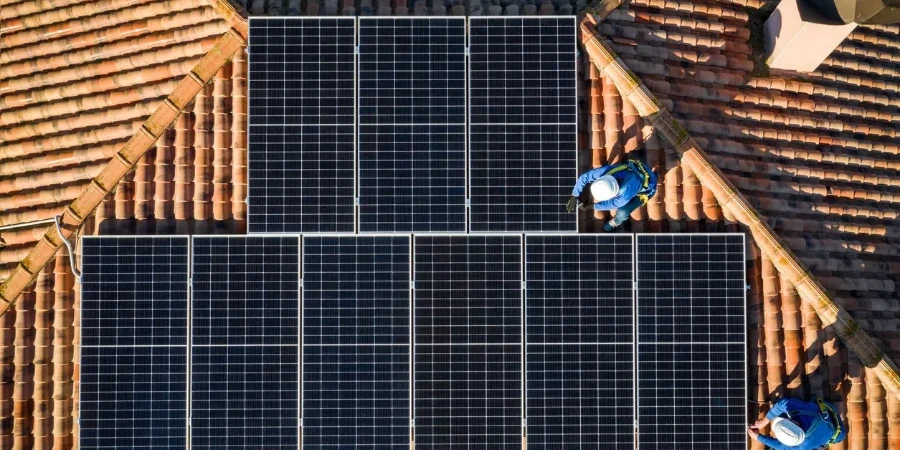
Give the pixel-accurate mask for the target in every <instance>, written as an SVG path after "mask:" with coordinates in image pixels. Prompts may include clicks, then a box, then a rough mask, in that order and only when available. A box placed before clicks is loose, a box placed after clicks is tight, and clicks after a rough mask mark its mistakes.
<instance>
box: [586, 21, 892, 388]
mask: <svg viewBox="0 0 900 450" xmlns="http://www.w3.org/2000/svg"><path fill="white" fill-rule="evenodd" d="M581 42H582V45H583V46H584V49H585V51H586V52H587V54H588V57H589V58H590V60H591V62H592V63H593V64H594V65H595V66H596V67H597V68H598V69H600V71H602V72H603V73H604V74H605V75H606V76H607V77H609V79H611V80H612V81H613V82H614V83H615V85H616V88H617V89H618V90H619V92H620V94H621V95H622V97H623V101H624V100H626V99H627V101H629V102H631V103H632V104H633V105H634V107H635V109H637V111H638V114H640V116H641V117H642V118H646V119H648V120H649V122H650V124H651V125H653V128H654V129H655V130H657V132H658V133H659V135H660V136H661V137H662V138H663V139H664V140H665V141H666V142H668V143H669V144H670V145H671V146H672V147H674V149H675V151H676V152H677V153H678V156H679V157H680V158H681V161H682V163H683V164H686V165H687V166H689V167H690V168H691V169H692V171H693V172H694V174H695V175H696V176H697V178H698V180H699V181H700V184H701V185H703V186H705V187H706V188H707V189H709V190H710V191H712V193H713V194H714V195H715V197H716V200H718V202H719V205H721V207H722V209H723V210H724V209H727V210H729V211H731V213H732V214H733V215H734V217H735V219H736V220H737V221H738V222H739V223H741V224H743V225H745V226H746V227H747V228H748V229H749V231H750V234H751V236H752V237H753V240H754V241H755V242H756V245H757V246H758V247H759V248H760V250H761V251H762V252H763V253H764V254H765V255H766V256H767V257H768V258H769V259H770V260H771V261H772V263H773V264H774V265H775V267H776V268H777V269H778V272H779V274H780V275H781V276H782V277H784V278H786V279H787V280H788V281H790V282H791V283H792V284H793V285H794V286H795V288H796V290H797V293H798V294H799V295H800V297H801V298H802V299H803V300H804V301H805V302H807V303H809V304H810V305H812V306H813V308H814V309H815V310H816V314H817V315H818V316H819V318H820V319H821V321H822V326H823V327H828V326H833V327H834V330H835V331H836V333H837V335H838V336H839V337H840V338H841V340H842V341H844V343H845V344H846V345H847V346H848V347H850V348H851V349H852V350H853V352H854V353H856V355H857V356H858V357H859V359H860V361H861V362H862V363H863V365H865V366H866V367H868V368H870V369H872V370H873V371H874V372H875V374H876V375H877V376H878V378H879V379H880V380H881V382H882V384H883V385H884V387H885V388H886V389H887V390H888V391H889V392H890V393H891V394H893V395H894V396H895V397H897V398H898V399H900V373H898V368H897V365H896V364H895V363H894V361H893V360H891V358H890V357H888V356H887V355H886V354H885V353H884V350H882V349H881V348H880V347H879V346H878V345H877V344H876V343H875V342H874V341H873V340H872V338H871V337H870V336H869V334H868V333H866V332H865V331H863V330H862V328H861V327H860V326H859V323H858V322H857V321H856V320H855V319H853V317H851V316H850V314H849V313H848V312H847V310H845V309H844V308H843V306H841V305H839V304H837V303H836V302H835V301H834V300H832V296H831V295H829V294H828V292H827V291H826V290H825V288H824V287H823V286H822V285H821V284H819V282H818V281H816V279H815V278H814V277H813V276H812V274H811V273H810V271H809V269H807V268H806V266H805V265H803V263H802V262H800V261H799V260H798V259H797V257H796V256H795V255H794V253H793V252H792V251H791V250H790V248H788V247H787V245H786V244H784V241H783V240H782V239H781V237H779V236H778V235H777V234H776V233H775V231H774V230H773V229H772V227H771V226H769V224H768V223H767V222H766V221H765V220H763V218H762V216H761V214H760V213H759V212H758V211H757V210H756V209H755V208H754V207H753V206H752V205H751V204H750V203H749V202H748V201H747V199H746V198H744V196H743V195H742V194H741V192H740V191H739V190H738V189H737V188H736V187H735V186H734V184H732V183H731V181H729V180H728V179H727V178H725V176H724V175H723V174H722V172H721V171H720V170H719V168H718V167H717V166H716V165H715V164H714V163H713V162H712V161H711V160H710V158H709V155H707V154H706V152H705V151H704V150H703V149H702V148H701V147H700V144H698V143H697V141H695V140H694V138H693V137H691V135H690V133H688V131H687V130H686V129H684V127H682V126H681V124H680V123H679V122H678V121H677V120H676V119H675V118H674V117H672V115H671V113H670V112H669V111H668V110H667V109H665V107H664V106H662V104H661V103H660V101H659V99H657V98H656V96H654V95H653V93H652V92H650V90H649V89H648V88H647V87H646V86H645V85H644V83H643V82H642V81H641V80H640V79H639V78H638V77H637V75H635V74H634V73H633V72H632V71H631V70H630V69H629V68H628V66H626V65H625V63H624V62H623V61H622V60H621V59H620V58H619V57H618V55H616V53H615V51H614V50H613V49H612V47H611V46H610V45H609V44H608V43H607V42H606V41H605V40H604V39H603V38H602V37H601V36H600V35H599V34H598V32H597V29H596V21H595V20H592V19H591V16H590V15H587V16H585V19H584V20H583V21H582V23H581Z"/></svg>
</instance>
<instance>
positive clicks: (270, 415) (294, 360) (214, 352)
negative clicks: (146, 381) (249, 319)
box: [191, 345, 300, 450]
mask: <svg viewBox="0 0 900 450" xmlns="http://www.w3.org/2000/svg"><path fill="white" fill-rule="evenodd" d="M191 352H192V354H191V448H193V449H259V448H265V449H292V450H296V448H297V445H298V443H299V438H298V434H299V433H298V429H299V425H300V416H299V410H298V407H297V406H298V398H297V397H298V395H299V392H300V383H299V380H298V377H299V361H298V359H299V358H298V353H299V346H297V345H294V346H289V345H232V346H221V345H217V346H197V345H195V346H193V347H192V348H191Z"/></svg>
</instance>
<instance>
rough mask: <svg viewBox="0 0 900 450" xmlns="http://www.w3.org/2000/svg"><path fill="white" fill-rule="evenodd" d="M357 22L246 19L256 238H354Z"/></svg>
mask: <svg viewBox="0 0 900 450" xmlns="http://www.w3.org/2000/svg"><path fill="white" fill-rule="evenodd" d="M355 35H356V21H355V19H354V18H352V17H346V18H275V17H254V18H251V19H250V42H249V46H248V53H249V63H248V64H249V68H250V77H249V80H248V84H249V102H250V104H249V117H250V123H249V133H248V139H249V142H248V158H249V165H248V171H249V177H248V178H249V180H250V182H249V192H248V199H247V200H248V201H247V203H248V214H249V219H248V228H249V231H250V232H251V233H266V232H268V233H273V232H274V233H277V232H289V233H299V232H334V231H343V232H353V231H354V220H355V208H354V205H353V203H354V201H353V198H354V197H355V193H354V186H355V180H354V167H355V162H354V142H355V133H356V131H355V129H354V123H355V117H354V116H355V110H354V107H355V98H354V97H355V95H354V94H355V90H354V84H355V81H354V79H355V73H356V69H355V57H354V51H355V39H356V36H355Z"/></svg>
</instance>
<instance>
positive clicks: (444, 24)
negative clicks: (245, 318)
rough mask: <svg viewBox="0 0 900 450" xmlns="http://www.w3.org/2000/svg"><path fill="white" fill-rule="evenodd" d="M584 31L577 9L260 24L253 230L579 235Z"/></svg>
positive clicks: (255, 63)
mask: <svg viewBox="0 0 900 450" xmlns="http://www.w3.org/2000/svg"><path fill="white" fill-rule="evenodd" d="M357 24H358V36H357V29H356V27H357ZM467 25H468V32H469V36H468V37H469V41H468V42H467V36H466V32H467ZM575 33H576V31H575V17H574V16H572V17H531V18H511V17H504V18H476V17H472V18H469V19H468V22H467V19H466V18H463V17H445V18H438V17H417V18H395V17H361V18H358V19H356V18H353V17H347V18H325V19H321V18H319V19H317V18H268V17H254V18H251V20H250V43H249V67H250V75H249V80H248V82H249V98H250V100H249V101H250V108H249V116H250V131H249V135H248V139H249V165H248V167H249V185H250V189H249V196H248V203H249V231H250V232H251V233H264V232H292V233H308V232H345V233H346V232H353V231H355V229H357V227H358V229H359V230H360V231H371V232H465V231H467V229H471V230H473V231H574V230H575V228H576V218H575V215H570V214H565V213H564V211H563V208H562V206H561V202H562V201H563V199H565V198H566V196H567V195H568V193H569V191H570V190H571V184H572V182H573V180H574V178H575V176H576V175H577V173H576V167H575V164H576V157H575V156H576V155H575V152H576V131H577V130H576V120H575V115H576V109H577V105H576V100H575V99H576V74H575V72H576V71H575V58H576V41H575ZM357 42H358V44H357ZM357 45H358V47H357ZM354 52H355V53H357V54H354ZM467 53H468V54H469V56H467ZM467 87H468V89H467ZM354 92H355V93H356V95H354ZM467 101H469V102H471V105H467ZM357 122H358V130H356V124H357ZM357 131H358V142H357V141H356V140H355V134H356V133H357ZM354 146H355V148H354ZM357 204H358V206H357ZM467 205H468V206H467ZM357 213H358V219H357ZM356 222H358V225H357V223H356Z"/></svg>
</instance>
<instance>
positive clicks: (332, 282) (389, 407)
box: [303, 236, 411, 449]
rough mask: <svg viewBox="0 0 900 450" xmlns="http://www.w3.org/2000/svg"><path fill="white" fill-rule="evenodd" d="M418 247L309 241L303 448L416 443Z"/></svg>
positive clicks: (361, 240)
mask: <svg viewBox="0 0 900 450" xmlns="http://www.w3.org/2000/svg"><path fill="white" fill-rule="evenodd" d="M410 269H411V267H410V238H409V236H340V237H339V236H332V237H308V236H307V237H304V239H303V321H304V326H303V447H304V448H307V449H344V448H351V447H352V448H357V447H364V448H397V449H400V448H403V449H408V448H409V443H410V422H409V421H410V359H411V358H410V345H409V344H410V328H409V323H410Z"/></svg>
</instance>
